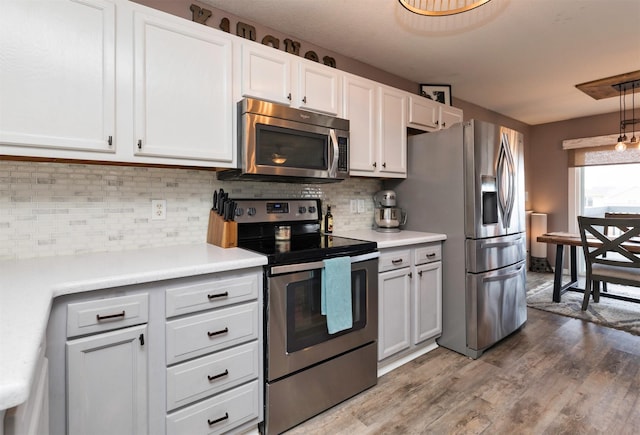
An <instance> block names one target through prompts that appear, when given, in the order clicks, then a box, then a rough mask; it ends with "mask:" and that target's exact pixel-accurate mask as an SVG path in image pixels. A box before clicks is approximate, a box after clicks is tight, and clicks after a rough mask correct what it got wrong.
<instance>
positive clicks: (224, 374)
mask: <svg viewBox="0 0 640 435" xmlns="http://www.w3.org/2000/svg"><path fill="white" fill-rule="evenodd" d="M228 374H229V370H225V371H224V372H222V373H218V374H217V375H213V376H209V375H207V378H209V382H211V381H215V380H216V379H218V378H222V377H223V376H227V375H228Z"/></svg>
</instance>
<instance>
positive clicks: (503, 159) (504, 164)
mask: <svg viewBox="0 0 640 435" xmlns="http://www.w3.org/2000/svg"><path fill="white" fill-rule="evenodd" d="M496 172H497V176H498V186H497V187H498V198H499V199H498V204H499V206H500V211H501V213H502V226H503V228H504V229H508V228H509V226H510V224H511V213H512V212H513V206H514V204H515V173H516V168H515V162H514V160H513V154H512V153H511V148H510V147H509V137H508V136H507V133H506V132H502V135H501V140H500V151H499V152H498V165H497V168H496Z"/></svg>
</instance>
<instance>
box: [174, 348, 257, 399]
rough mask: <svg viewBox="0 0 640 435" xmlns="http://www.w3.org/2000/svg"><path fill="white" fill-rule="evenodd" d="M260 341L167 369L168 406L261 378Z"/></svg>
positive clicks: (201, 397)
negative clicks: (259, 375)
mask: <svg viewBox="0 0 640 435" xmlns="http://www.w3.org/2000/svg"><path fill="white" fill-rule="evenodd" d="M259 361H260V354H259V352H258V342H257V341H255V342H252V343H247V344H243V345H241V346H237V347H234V348H231V349H227V350H223V351H222V352H216V353H214V354H213V355H208V356H203V357H202V358H198V359H196V360H193V361H189V362H185V363H182V364H178V365H176V366H173V367H170V368H168V369H167V409H168V410H169V411H171V410H173V409H176V408H179V407H180V406H184V405H188V404H189V403H191V402H195V401H196V400H200V399H203V398H205V397H208V396H212V395H214V394H217V393H219V392H221V391H224V390H228V389H229V388H233V387H235V386H237V385H240V384H242V383H244V382H248V381H250V380H252V379H256V378H257V377H258V371H259V364H258V362H259Z"/></svg>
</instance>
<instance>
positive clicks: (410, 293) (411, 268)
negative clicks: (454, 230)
mask: <svg viewBox="0 0 640 435" xmlns="http://www.w3.org/2000/svg"><path fill="white" fill-rule="evenodd" d="M441 249H442V248H441V243H440V242H436V243H427V244H419V245H413V246H407V247H402V248H389V249H381V250H380V262H379V277H378V288H379V295H380V296H379V301H380V302H379V318H378V325H379V332H378V361H379V362H380V363H379V367H383V366H385V365H386V364H388V363H390V362H393V361H396V360H398V359H400V358H402V357H406V356H407V355H411V354H413V353H418V354H419V352H420V351H421V350H423V348H426V347H428V346H429V345H432V344H433V343H434V342H435V339H436V338H437V337H439V336H440V334H441V332H442V262H441V258H442V255H441Z"/></svg>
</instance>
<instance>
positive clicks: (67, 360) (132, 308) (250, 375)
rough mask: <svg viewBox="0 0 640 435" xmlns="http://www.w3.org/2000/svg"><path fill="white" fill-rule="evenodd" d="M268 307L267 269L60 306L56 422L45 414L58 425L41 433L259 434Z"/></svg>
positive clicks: (53, 379)
mask: <svg viewBox="0 0 640 435" xmlns="http://www.w3.org/2000/svg"><path fill="white" fill-rule="evenodd" d="M261 304H262V268H260V267H254V268H250V269H244V270H236V271H227V272H219V273H213V274H207V275H198V276H193V277H188V278H179V279H172V280H165V281H159V282H151V283H147V284H138V285H132V286H126V287H118V288H113V289H105V290H96V291H90V292H85V293H78V294H72V295H66V296H61V297H59V298H56V299H55V300H54V304H53V307H52V311H51V316H50V318H49V325H48V328H47V346H46V348H47V351H46V356H47V358H48V360H49V367H48V368H49V391H48V395H47V394H46V389H45V390H44V391H45V392H44V393H43V395H44V396H45V397H47V396H48V397H47V399H48V402H49V406H48V410H47V411H48V414H47V413H46V412H42V413H38V414H41V415H42V417H40V419H41V420H44V421H45V423H44V427H46V426H47V424H46V419H47V415H48V417H49V424H48V430H40V431H38V432H35V433H52V434H64V433H66V434H70V435H73V434H82V435H84V434H109V435H111V434H119V435H121V434H123V435H124V434H131V435H143V434H153V435H164V434H189V435H196V434H212V433H227V432H232V433H237V432H246V431H248V430H251V429H252V428H256V427H257V425H258V423H260V422H261V421H262V418H263V403H264V399H263V379H264V377H263V374H262V370H263V369H262V367H263V364H262V359H263V349H262V310H261V308H260V307H261V306H262V305H261ZM44 360H45V361H46V358H44ZM44 376H45V379H46V372H45V373H44ZM45 382H46V381H45ZM33 396H34V399H35V398H36V395H35V394H34V395H33ZM39 402H40V401H39V400H38V403H39ZM25 411H26V410H20V409H18V410H17V412H18V414H16V415H18V416H19V415H22V413H24V412H25ZM8 417H10V416H8ZM6 420H8V419H6ZM10 421H12V422H14V421H15V422H16V423H15V424H14V423H11V424H12V426H11V427H18V426H16V425H17V424H18V423H19V421H20V420H19V419H16V418H13V419H12V420H10ZM7 433H13V432H7ZM17 433H23V432H17ZM24 433H29V432H24Z"/></svg>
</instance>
